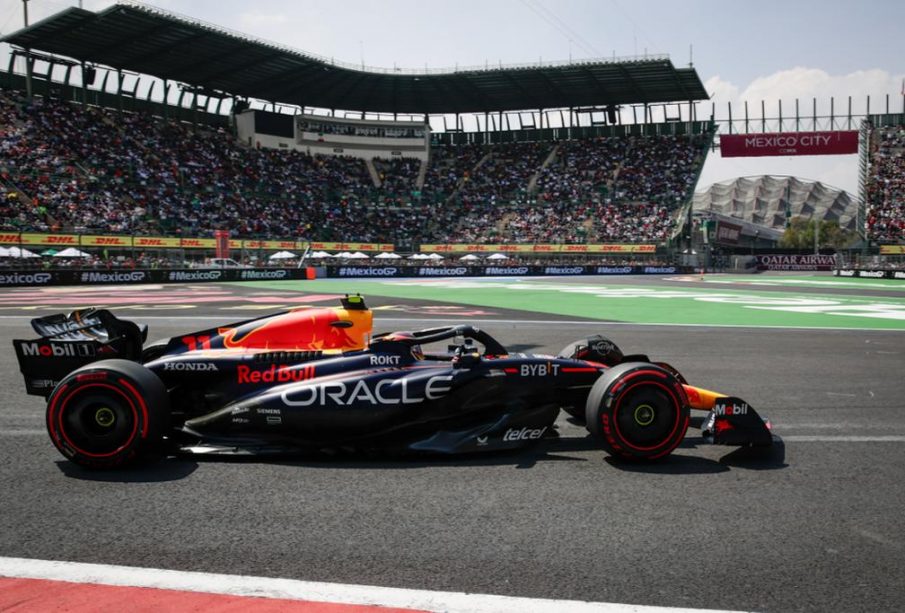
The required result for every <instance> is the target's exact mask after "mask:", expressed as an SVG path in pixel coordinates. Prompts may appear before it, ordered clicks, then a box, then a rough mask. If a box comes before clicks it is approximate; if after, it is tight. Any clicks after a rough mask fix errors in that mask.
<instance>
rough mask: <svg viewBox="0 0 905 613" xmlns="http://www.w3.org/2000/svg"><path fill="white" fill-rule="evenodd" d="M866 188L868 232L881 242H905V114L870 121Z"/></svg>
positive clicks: (865, 157)
mask: <svg viewBox="0 0 905 613" xmlns="http://www.w3.org/2000/svg"><path fill="white" fill-rule="evenodd" d="M866 128H867V131H868V137H867V139H866V140H867V146H866V147H864V150H863V151H862V156H861V158H862V169H863V170H862V186H861V188H862V191H863V196H864V202H865V205H866V209H865V220H866V228H867V235H868V237H869V238H871V239H872V240H874V241H876V242H878V243H905V114H900V115H886V116H874V117H872V118H871V119H870V120H869V121H868V122H867V127H866Z"/></svg>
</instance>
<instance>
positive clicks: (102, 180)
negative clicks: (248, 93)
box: [0, 92, 902, 244]
mask: <svg viewBox="0 0 905 613" xmlns="http://www.w3.org/2000/svg"><path fill="white" fill-rule="evenodd" d="M706 142H707V139H706V138H698V139H696V140H691V139H687V138H676V137H631V138H616V137H610V138H600V139H594V140H584V141H563V142H559V143H554V142H522V143H510V144H503V145H493V146H483V145H473V144H472V145H457V146H435V147H433V148H432V149H431V155H430V161H429V163H428V166H427V167H426V168H425V169H422V167H421V164H422V163H421V162H420V161H418V160H414V159H407V158H401V159H392V160H381V159H376V160H374V161H373V164H374V170H375V171H376V175H377V177H378V178H379V185H378V184H376V183H375V181H374V180H373V179H372V175H371V173H370V172H369V170H368V166H367V165H366V164H365V162H364V161H362V160H360V159H356V158H348V157H341V156H311V155H307V154H305V153H303V152H300V151H286V150H274V149H252V148H249V147H247V146H245V145H243V144H241V143H238V142H237V141H236V140H235V139H234V138H233V137H232V136H231V135H230V134H228V133H226V132H224V131H222V130H211V129H206V128H192V127H191V126H189V125H186V124H180V123H175V122H168V121H163V120H161V119H159V118H154V117H149V116H147V115H142V114H136V113H118V112H116V111H112V110H108V109H100V108H96V107H89V108H87V109H86V108H83V107H82V106H81V105H77V104H70V103H67V102H63V101H59V100H52V99H42V98H40V97H36V98H35V99H33V101H32V102H31V103H28V104H27V103H26V101H25V100H24V98H23V97H22V96H21V95H20V94H17V93H14V92H0V199H2V200H0V229H3V230H15V231H58V232H79V233H122V234H166V235H191V236H205V235H210V234H211V232H212V231H213V230H215V229H226V230H229V231H230V232H231V233H232V234H233V235H235V236H240V237H246V238H293V239H297V240H306V239H308V240H322V241H356V242H359V241H360V242H390V243H397V244H412V243H417V242H566V243H581V242H652V241H660V240H663V239H664V238H665V237H666V236H667V234H668V231H669V229H670V227H671V224H672V223H673V222H672V217H673V214H674V212H675V211H676V210H677V208H678V207H679V206H680V205H681V204H683V203H684V202H685V200H686V199H687V198H688V196H689V195H690V193H691V191H692V190H693V187H694V181H695V180H696V177H697V174H698V173H699V171H700V166H701V163H702V160H703V146H704V144H705V143H706ZM900 168H901V167H900ZM901 174H902V173H901V170H900V171H899V176H900V177H901ZM419 177H423V185H419ZM898 189H899V192H897V193H899V194H901V185H900V186H899V188H898ZM419 196H420V197H419ZM898 202H899V203H900V204H901V196H899V201H898ZM877 227H878V228H879V227H880V226H879V222H878V226H877ZM899 231H900V233H901V229H900V230H899Z"/></svg>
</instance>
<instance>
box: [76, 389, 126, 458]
mask: <svg viewBox="0 0 905 613" xmlns="http://www.w3.org/2000/svg"><path fill="white" fill-rule="evenodd" d="M62 421H63V428H64V430H65V433H66V436H67V438H68V439H69V440H70V441H71V442H72V444H73V445H74V446H75V447H77V448H78V449H80V450H82V451H85V452H88V453H90V454H98V455H103V454H110V453H113V452H115V451H117V450H118V449H119V448H120V447H122V446H123V445H124V444H125V443H126V442H127V441H128V440H129V438H130V437H131V435H132V431H133V429H134V426H135V418H134V415H133V412H132V410H131V409H130V408H129V406H128V405H127V404H126V403H125V402H124V401H123V398H121V397H119V396H118V395H116V394H113V393H110V394H107V393H98V392H94V393H82V394H77V395H76V396H75V397H74V398H71V399H70V400H69V402H68V403H67V405H66V407H64V408H63V416H62Z"/></svg>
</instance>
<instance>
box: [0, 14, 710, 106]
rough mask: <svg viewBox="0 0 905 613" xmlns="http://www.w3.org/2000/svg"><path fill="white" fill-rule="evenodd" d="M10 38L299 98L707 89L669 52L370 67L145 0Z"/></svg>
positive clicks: (165, 75)
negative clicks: (489, 64)
mask: <svg viewBox="0 0 905 613" xmlns="http://www.w3.org/2000/svg"><path fill="white" fill-rule="evenodd" d="M3 41H4V42H7V43H11V44H13V45H17V46H21V47H23V48H30V49H32V50H38V51H42V52H45V53H51V54H58V55H62V56H66V57H68V58H72V59H75V60H78V61H85V62H89V63H91V64H96V65H100V66H107V67H110V68H113V69H117V70H126V71H132V72H136V73H141V74H146V75H152V76H155V77H159V78H161V79H170V80H174V81H179V82H182V83H186V84H189V85H192V86H195V87H201V88H204V89H206V90H209V91H210V92H212V93H213V92H218V93H219V95H221V96H232V95H235V96H241V97H248V98H255V99H259V100H266V101H270V102H277V103H283V104H294V105H298V106H301V107H305V106H308V107H317V108H325V109H334V108H335V109H346V110H355V111H369V112H384V113H424V114H445V113H473V112H497V111H512V110H521V109H555V108H569V107H587V106H608V105H621V104H636V103H665V102H689V101H693V100H703V99H706V98H707V97H708V95H707V92H706V91H705V90H704V86H703V84H702V83H701V79H700V77H699V76H698V74H697V72H696V71H695V70H694V68H676V67H674V66H673V64H672V62H671V61H670V59H669V58H668V57H667V56H655V57H652V58H645V59H640V58H639V59H633V60H629V61H616V60H613V61H586V62H585V61H577V62H571V63H562V64H557V65H534V66H523V67H500V68H494V69H482V68H467V69H455V70H452V69H447V70H432V71H431V70H424V71H421V72H418V73H415V72H413V71H408V70H405V71H403V70H399V69H395V68H394V69H390V70H384V71H382V72H381V71H379V70H375V69H367V70H366V69H363V68H362V67H356V66H355V65H351V64H338V63H335V62H332V61H331V60H329V59H326V58H320V57H317V56H314V55H312V54H308V53H304V52H301V51H297V50H294V49H291V48H288V47H283V46H281V45H278V44H275V43H268V42H266V41H261V40H258V39H255V38H253V37H250V36H245V35H242V34H239V33H235V32H230V31H228V30H225V29H222V28H218V27H216V26H211V25H209V24H205V23H203V22H200V21H195V20H192V19H189V18H186V17H182V16H179V15H175V14H173V13H169V12H166V11H162V10H159V9H156V8H153V7H149V6H146V5H141V4H138V3H128V4H115V5H113V6H111V7H110V8H107V9H105V10H102V11H99V12H97V13H95V12H92V11H87V10H83V9H79V8H68V9H65V10H63V11H61V12H59V13H56V14H55V15H52V16H50V17H48V18H47V19H44V20H42V21H39V22H37V23H35V24H33V25H31V26H30V27H27V28H24V29H22V30H19V31H17V32H14V33H12V34H10V35H9V36H6V37H5V38H3Z"/></svg>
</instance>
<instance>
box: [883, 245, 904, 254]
mask: <svg viewBox="0 0 905 613" xmlns="http://www.w3.org/2000/svg"><path fill="white" fill-rule="evenodd" d="M880 255H905V245H880Z"/></svg>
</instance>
